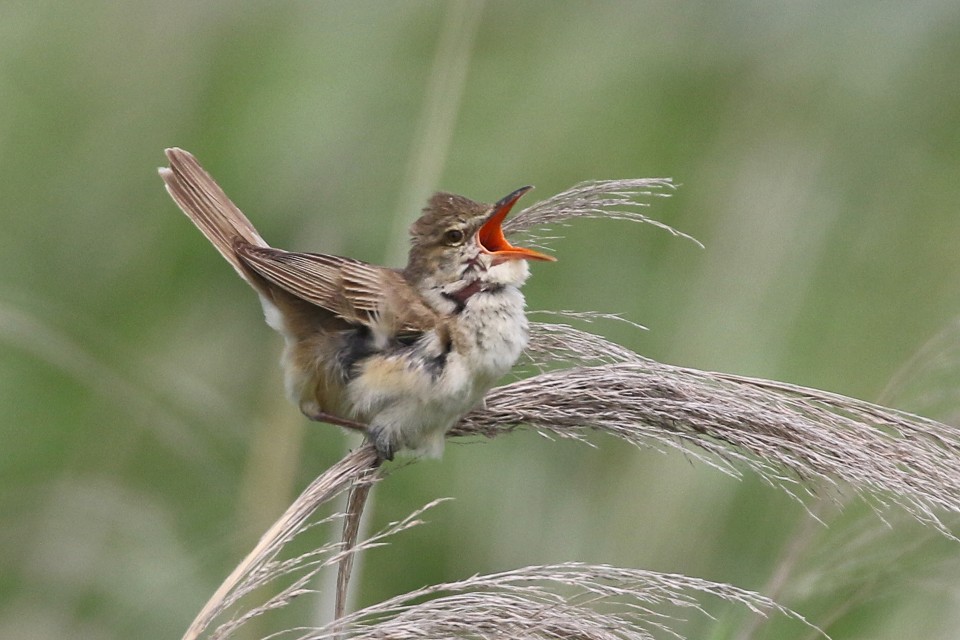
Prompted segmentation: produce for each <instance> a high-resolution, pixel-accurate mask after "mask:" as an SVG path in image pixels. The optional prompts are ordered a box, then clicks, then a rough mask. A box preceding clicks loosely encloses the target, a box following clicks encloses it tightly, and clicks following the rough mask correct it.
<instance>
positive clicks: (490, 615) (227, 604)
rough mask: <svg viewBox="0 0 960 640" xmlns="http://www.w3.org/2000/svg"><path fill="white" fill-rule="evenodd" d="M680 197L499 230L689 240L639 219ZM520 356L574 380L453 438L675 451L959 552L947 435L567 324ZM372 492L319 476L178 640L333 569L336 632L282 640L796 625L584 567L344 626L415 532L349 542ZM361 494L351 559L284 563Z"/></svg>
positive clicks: (634, 634)
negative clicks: (291, 549)
mask: <svg viewBox="0 0 960 640" xmlns="http://www.w3.org/2000/svg"><path fill="white" fill-rule="evenodd" d="M670 188H672V184H671V183H670V181H669V180H659V179H657V180H621V181H607V182H590V183H583V184H581V185H577V186H576V187H574V188H573V189H571V190H569V191H567V192H564V193H562V194H560V195H558V196H555V197H553V198H550V199H548V200H546V201H543V202H540V203H537V204H535V205H533V206H532V207H530V208H528V209H527V210H525V211H523V212H522V213H521V214H520V215H518V216H517V217H516V218H515V219H514V220H513V221H512V222H511V223H509V225H505V228H506V229H507V231H509V232H518V231H527V230H530V229H533V228H535V227H543V226H544V225H550V224H556V223H562V222H564V221H566V220H569V219H572V218H580V217H607V218H616V219H627V220H633V221H641V222H645V223H653V224H655V225H657V226H659V227H662V228H666V229H668V230H669V231H670V232H671V233H674V234H676V235H680V236H683V235H684V234H681V233H679V232H677V231H675V230H673V229H671V228H670V227H667V226H666V225H663V224H662V223H658V222H655V221H651V220H650V219H649V218H647V217H646V216H644V215H642V214H641V213H639V212H638V211H637V210H636V208H637V207H639V206H644V204H645V203H643V202H640V201H638V198H640V197H645V196H665V195H668V191H667V190H668V189H670ZM684 237H687V236H684ZM573 315H577V314H573ZM580 315H581V316H583V317H586V318H587V319H590V318H591V317H595V316H593V315H592V314H580ZM528 356H529V359H530V361H531V362H532V363H533V364H534V365H536V366H538V367H541V368H542V369H545V368H547V365H550V366H555V365H556V364H557V363H566V364H568V365H572V366H570V367H569V368H564V369H559V370H551V371H545V372H542V373H540V374H539V375H534V376H532V377H530V378H527V379H524V380H520V381H518V382H514V383H512V384H508V385H505V386H502V387H499V388H496V389H494V390H493V391H491V392H490V393H489V394H488V395H487V397H486V401H485V404H484V406H483V408H479V409H477V410H475V411H474V412H472V413H470V414H469V415H467V416H466V417H465V418H464V419H463V420H462V421H461V422H460V423H459V425H458V426H457V427H456V429H455V430H454V431H453V432H452V433H451V434H450V435H451V436H463V435H481V436H486V437H495V436H500V435H503V434H506V433H509V432H511V431H512V430H514V429H516V428H519V427H521V426H526V427H529V428H533V429H536V430H538V431H541V432H544V433H547V434H552V435H556V436H560V437H567V438H576V439H585V438H586V437H588V435H589V434H590V433H592V432H599V433H604V434H608V435H611V436H614V437H616V438H620V439H623V440H626V441H627V442H630V443H631V444H634V445H637V446H652V447H656V448H663V447H675V448H680V449H682V450H684V451H686V452H688V453H689V454H690V455H691V456H693V457H694V458H696V459H698V460H700V461H702V462H705V463H706V464H709V465H711V466H714V467H716V468H718V469H720V470H722V471H723V472H726V473H729V474H733V475H741V474H742V473H744V472H745V471H751V472H755V473H757V474H759V475H760V476H761V477H762V478H764V479H765V480H766V481H768V482H769V483H771V484H773V485H775V486H778V487H782V488H784V489H786V490H787V491H788V492H790V493H791V494H793V495H799V494H800V493H801V492H802V491H807V492H815V491H816V490H817V489H818V488H820V487H822V486H824V485H825V484H826V485H830V486H837V487H840V488H841V489H844V488H847V489H849V490H850V491H852V492H855V493H856V494H859V495H861V496H863V497H864V498H865V499H867V500H868V501H870V502H871V503H872V504H873V505H874V506H881V505H885V504H888V503H895V504H898V505H900V506H902V507H903V508H904V509H906V511H907V512H909V513H910V514H912V515H913V516H914V517H916V518H917V519H918V520H920V521H921V522H923V523H925V524H927V525H931V526H933V527H935V528H936V529H937V530H939V531H940V532H942V533H945V534H947V535H948V536H949V535H951V533H950V531H949V530H948V528H947V527H946V525H945V524H944V523H943V521H942V520H941V515H942V514H943V513H944V512H948V513H958V512H960V455H958V454H960V438H958V436H957V434H956V433H955V430H954V429H953V428H951V427H948V426H946V425H943V424H940V423H938V422H935V421H933V420H928V419H925V418H922V417H919V416H915V415H911V414H909V413H905V412H901V411H897V410H894V409H888V408H885V407H882V406H879V405H876V404H871V403H867V402H863V401H860V400H855V399H852V398H847V397H844V396H841V395H837V394H832V393H828V392H824V391H818V390H815V389H809V388H805V387H800V386H796V385H790V384H786V383H780V382H775V381H770V380H761V379H755V378H748V377H743V376H736V375H730V374H724V373H716V372H707V371H699V370H696V369H690V368H684V367H677V366H671V365H666V364H662V363H659V362H656V361H653V360H650V359H648V358H644V357H642V356H640V355H638V354H636V353H634V352H632V351H630V350H629V349H626V348H624V347H621V346H619V345H616V344H613V343H611V342H609V341H607V340H605V339H604V338H601V337H599V336H597V335H594V334H591V333H588V332H585V331H581V330H579V329H575V328H573V327H571V326H568V325H566V324H562V323H532V325H531V343H530V346H529V349H528ZM379 477H380V476H379V474H378V472H377V471H376V456H375V454H374V452H373V450H372V449H371V448H370V447H367V446H364V447H362V448H360V449H358V450H357V451H354V452H353V453H351V454H349V455H348V456H347V457H346V458H344V460H343V461H341V462H340V463H338V464H337V465H335V466H334V467H331V468H330V469H329V470H327V471H326V472H325V473H324V474H322V475H321V476H320V478H318V479H317V480H316V481H315V482H314V483H313V484H312V485H311V486H310V487H308V488H307V490H306V491H304V493H303V494H302V495H301V496H300V497H299V498H298V499H297V501H296V502H295V503H294V504H293V505H292V506H291V507H290V508H289V509H288V511H287V513H286V514H284V516H283V517H281V519H280V520H279V521H278V522H277V523H276V524H275V525H274V526H273V527H272V528H271V529H270V531H268V532H267V533H266V534H265V535H264V537H263V539H262V540H261V541H260V543H259V544H258V545H257V547H256V548H255V549H254V550H253V551H252V552H251V553H250V555H249V556H248V557H247V558H246V559H245V560H244V561H243V563H241V565H240V566H238V567H237V569H236V570H235V571H234V572H233V574H231V576H230V577H229V578H228V579H227V581H225V583H224V584H223V585H222V586H221V588H220V589H219V590H218V591H217V593H216V594H214V596H213V597H212V598H211V600H210V602H209V603H208V604H207V606H206V607H204V609H203V611H201V613H200V614H199V615H198V616H197V619H196V620H195V621H194V623H193V625H191V627H190V629H189V630H188V632H187V634H186V635H185V636H184V638H185V639H193V638H197V637H200V635H201V634H203V633H207V634H208V637H210V638H217V639H219V638H226V637H229V636H230V635H231V634H232V633H233V632H234V631H235V630H236V629H237V628H238V627H239V626H240V625H242V624H243V623H244V622H245V621H247V620H248V619H250V618H252V617H255V616H257V615H261V614H262V613H264V612H266V611H269V610H272V609H275V608H277V607H280V606H283V605H284V604H286V603H288V602H289V601H290V600H291V599H292V598H294V597H295V596H297V595H300V594H304V593H309V592H311V588H310V587H309V586H308V585H309V583H310V581H311V580H312V579H313V578H314V576H315V575H316V573H317V572H319V571H320V570H321V569H322V568H324V567H327V566H332V565H335V564H340V567H341V576H340V582H339V587H338V604H337V615H336V616H335V619H334V620H332V621H331V622H330V623H329V624H327V625H326V626H322V627H318V628H309V629H300V630H296V631H289V632H284V633H281V634H278V636H277V637H295V638H318V639H319V638H331V637H336V636H340V635H345V636H348V637H351V638H391V639H406V638H445V637H471V638H515V637H528V638H558V637H563V638H582V639H598V640H599V639H607V638H611V639H613V638H638V639H647V638H652V637H654V634H655V633H659V632H663V631H666V632H668V633H670V634H672V635H675V636H676V634H674V632H673V631H671V626H670V620H669V618H666V617H664V616H663V615H662V614H661V613H659V612H660V611H661V610H662V608H663V607H680V608H687V609H693V610H699V605H698V600H697V598H698V595H699V594H708V593H709V594H712V595H715V596H717V597H719V598H722V599H724V600H727V601H730V602H733V603H737V604H739V605H742V606H745V607H747V608H748V609H750V610H753V611H757V612H761V613H763V614H771V613H777V614H785V615H789V616H793V617H798V616H796V614H793V613H791V612H789V611H787V610H786V609H784V608H782V607H780V606H778V605H777V604H775V603H774V602H773V601H771V600H769V599H766V598H763V597H761V596H759V595H757V594H754V593H750V592H747V591H743V590H740V589H737V588H735V587H731V586H728V585H721V584H717V583H712V582H706V581H702V580H697V579H695V578H687V577H683V576H674V575H664V574H656V573H652V572H645V571H638V570H632V569H618V568H613V567H606V566H591V565H579V564H566V565H557V566H551V567H528V568H526V569H519V570H517V571H511V572H505V573H500V574H495V575H492V576H483V577H480V576H477V577H473V578H469V579H467V580H463V581H459V582H451V583H445V584H441V585H435V586H431V587H426V588H424V589H421V590H418V591H415V592H412V593H409V594H406V595H403V596H398V597H396V598H393V599H391V600H388V601H386V602H383V603H380V604H378V605H374V606H372V607H368V608H366V609H363V610H360V611H356V612H353V613H346V612H344V611H343V605H342V602H343V599H342V597H343V593H345V591H346V582H347V580H348V579H349V573H350V571H349V567H350V561H351V559H352V557H353V555H354V554H355V553H357V552H359V551H362V550H364V549H367V548H370V547H371V546H376V545H379V544H382V543H383V541H384V539H385V538H386V537H388V536H390V535H394V534H396V533H399V532H400V531H403V530H405V529H406V528H408V527H410V526H413V525H414V524H417V523H419V515H420V513H421V512H417V513H415V514H413V515H411V516H410V517H409V518H407V519H405V520H403V521H401V522H397V523H393V524H392V525H390V526H389V527H388V528H387V529H386V530H384V531H382V532H381V533H379V534H377V535H375V536H373V537H372V538H370V539H368V540H366V541H362V542H359V543H356V540H355V537H356V531H357V529H356V522H357V520H358V519H359V512H360V510H361V509H362V502H363V500H362V499H363V497H364V496H365V493H366V492H367V491H369V488H370V484H371V483H373V482H375V481H376V480H377V479H379ZM355 482H359V483H361V485H362V488H361V489H360V490H358V491H357V490H355V491H354V496H355V497H354V499H352V500H350V505H349V506H348V513H347V514H346V515H347V517H346V524H345V526H344V530H345V534H344V542H343V543H341V544H329V545H326V546H323V547H321V548H319V549H316V550H315V551H313V552H311V553H309V554H307V555H305V556H300V557H297V558H293V559H289V560H281V559H280V553H281V550H282V549H283V547H284V545H285V544H286V543H288V542H289V541H290V540H291V539H293V538H294V537H295V536H296V535H297V534H298V533H299V532H301V531H303V530H304V529H306V528H308V527H309V526H310V522H315V521H316V517H315V516H314V515H313V514H314V513H315V512H316V511H317V509H318V508H319V507H321V506H322V505H324V504H326V503H328V502H329V500H330V499H331V498H333V497H334V496H335V495H337V494H339V493H341V492H343V491H345V490H346V489H347V488H348V487H350V486H351V485H352V484H353V483H355ZM358 502H359V504H357V503H358ZM283 577H286V579H287V580H289V581H290V584H289V585H288V586H285V587H282V588H280V589H279V591H278V593H277V594H276V595H275V596H273V597H271V598H270V599H269V600H268V601H267V602H265V603H263V604H262V605H258V606H256V607H254V608H252V609H250V610H248V611H246V612H242V611H241V612H237V611H234V609H235V608H236V604H237V601H238V599H239V598H241V597H242V596H244V595H245V594H248V593H250V592H251V591H252V590H254V589H256V588H258V587H260V586H263V585H265V584H272V585H274V586H276V585H277V584H278V583H277V581H278V580H279V579H281V578H283ZM228 614H229V615H230V616H233V617H229V616H228ZM223 618H227V619H226V621H225V622H220V623H219V626H217V627H216V628H214V629H212V630H211V625H212V624H213V622H214V621H216V620H222V619H223ZM676 637H680V636H676Z"/></svg>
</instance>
